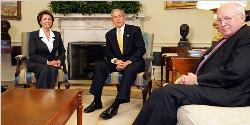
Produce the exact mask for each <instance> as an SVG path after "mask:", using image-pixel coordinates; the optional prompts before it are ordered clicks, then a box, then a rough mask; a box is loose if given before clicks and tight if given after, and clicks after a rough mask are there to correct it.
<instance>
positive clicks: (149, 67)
mask: <svg viewBox="0 0 250 125" xmlns="http://www.w3.org/2000/svg"><path fill="white" fill-rule="evenodd" d="M144 59H145V72H144V74H143V78H144V79H146V80H147V81H149V80H151V73H152V60H153V58H152V57H146V58H144Z"/></svg>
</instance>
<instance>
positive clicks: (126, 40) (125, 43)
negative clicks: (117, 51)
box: [123, 25, 129, 53]
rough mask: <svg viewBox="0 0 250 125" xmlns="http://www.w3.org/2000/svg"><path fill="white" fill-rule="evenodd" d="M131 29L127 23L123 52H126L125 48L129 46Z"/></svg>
mask: <svg viewBox="0 0 250 125" xmlns="http://www.w3.org/2000/svg"><path fill="white" fill-rule="evenodd" d="M128 33H129V29H128V27H127V25H125V27H124V33H123V53H124V52H126V51H125V50H127V47H128V42H129V41H128V40H129V34H128Z"/></svg>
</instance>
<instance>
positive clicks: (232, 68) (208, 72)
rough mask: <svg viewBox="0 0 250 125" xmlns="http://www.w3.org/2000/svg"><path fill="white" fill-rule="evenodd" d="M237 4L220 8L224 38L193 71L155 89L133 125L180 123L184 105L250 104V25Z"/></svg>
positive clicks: (173, 124)
mask: <svg viewBox="0 0 250 125" xmlns="http://www.w3.org/2000/svg"><path fill="white" fill-rule="evenodd" d="M244 21H245V11H244V8H243V7H242V6H240V5H239V4H237V3H232V2H229V3H225V4H223V5H222V6H221V7H220V8H219V9H218V11H217V22H218V27H219V31H220V32H221V33H222V34H223V36H224V39H223V40H222V41H221V42H219V43H218V44H217V45H214V46H212V47H211V48H210V49H209V50H208V51H207V53H206V54H205V55H204V56H203V57H202V58H201V60H200V62H199V63H198V65H197V66H196V68H195V70H194V72H193V73H188V74H187V75H183V76H181V78H180V82H179V84H168V85H166V86H164V87H163V88H159V89H156V90H155V91H153V92H152V94H151V96H150V97H149V99H148V100H147V101H146V103H145V105H144V106H143V108H142V110H141V111H140V113H139V115H138V116H137V118H136V119H135V121H134V123H133V125H176V123H177V110H178V108H179V107H180V106H183V105H191V104H197V105H213V106H227V107H236V106H237V107H238V106H249V105H250V65H249V62H250V27H248V26H247V25H244Z"/></svg>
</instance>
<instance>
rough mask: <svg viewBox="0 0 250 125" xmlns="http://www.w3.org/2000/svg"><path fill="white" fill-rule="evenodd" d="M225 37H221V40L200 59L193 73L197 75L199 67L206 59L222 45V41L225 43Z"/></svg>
mask: <svg viewBox="0 0 250 125" xmlns="http://www.w3.org/2000/svg"><path fill="white" fill-rule="evenodd" d="M226 40H227V39H223V40H222V41H220V42H219V43H218V44H217V45H216V46H215V47H214V48H213V49H212V50H211V51H210V52H209V53H208V54H207V55H205V56H204V59H203V60H202V61H201V63H200V64H199V65H198V68H197V69H196V71H195V74H196V75H197V74H198V72H199V70H200V68H201V67H202V66H203V64H204V63H205V62H206V61H207V59H208V58H209V57H210V56H212V55H213V54H214V53H215V52H216V51H217V50H218V49H219V48H220V46H221V45H223V43H225V41H226Z"/></svg>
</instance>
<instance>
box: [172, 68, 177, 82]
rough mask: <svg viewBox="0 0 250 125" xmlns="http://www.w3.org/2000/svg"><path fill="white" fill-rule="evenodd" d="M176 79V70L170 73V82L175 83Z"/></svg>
mask: <svg viewBox="0 0 250 125" xmlns="http://www.w3.org/2000/svg"><path fill="white" fill-rule="evenodd" d="M176 77H177V71H176V70H173V72H172V81H171V82H172V83H174V82H175V80H176Z"/></svg>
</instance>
